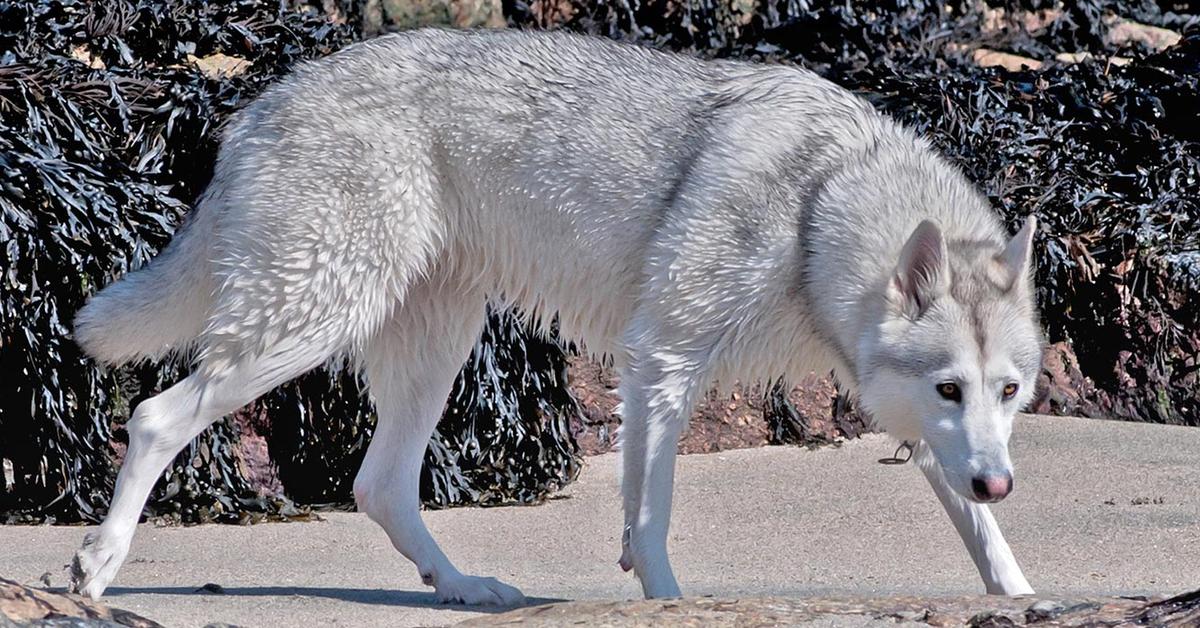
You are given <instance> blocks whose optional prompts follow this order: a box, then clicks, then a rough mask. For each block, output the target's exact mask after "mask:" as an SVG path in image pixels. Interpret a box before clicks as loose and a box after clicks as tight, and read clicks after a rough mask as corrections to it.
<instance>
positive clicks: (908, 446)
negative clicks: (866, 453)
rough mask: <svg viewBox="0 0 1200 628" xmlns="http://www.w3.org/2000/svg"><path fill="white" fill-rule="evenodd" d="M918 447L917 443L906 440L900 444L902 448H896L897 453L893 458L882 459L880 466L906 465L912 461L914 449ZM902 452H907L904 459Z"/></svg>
mask: <svg viewBox="0 0 1200 628" xmlns="http://www.w3.org/2000/svg"><path fill="white" fill-rule="evenodd" d="M916 446H917V444H916V443H914V442H911V441H907V440H906V441H904V442H902V443H900V446H899V447H897V448H896V452H895V453H893V454H892V455H891V457H888V458H880V459H879V464H904V463H906V462H908V461H909V460H912V455H913V447H916ZM901 451H903V452H905V455H904V457H903V458H901V457H900V452H901Z"/></svg>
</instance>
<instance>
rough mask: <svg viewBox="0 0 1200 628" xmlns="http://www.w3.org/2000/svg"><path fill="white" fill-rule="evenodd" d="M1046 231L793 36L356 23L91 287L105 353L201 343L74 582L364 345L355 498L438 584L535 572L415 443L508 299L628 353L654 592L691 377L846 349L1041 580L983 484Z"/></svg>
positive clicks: (239, 130)
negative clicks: (491, 563)
mask: <svg viewBox="0 0 1200 628" xmlns="http://www.w3.org/2000/svg"><path fill="white" fill-rule="evenodd" d="M1033 230H1034V224H1033V221H1032V220H1031V221H1028V222H1027V223H1026V224H1025V227H1024V228H1023V229H1022V230H1021V232H1020V233H1019V234H1017V235H1016V237H1014V238H1013V239H1011V240H1009V239H1007V237H1006V236H1005V234H1004V231H1003V229H1002V227H1001V224H1000V222H999V220H998V219H997V217H996V216H995V214H994V213H993V212H992V211H991V210H990V209H989V207H988V205H987V203H986V201H985V199H984V198H982V197H981V195H979V194H978V193H977V192H975V191H974V190H973V189H972V186H971V185H970V184H969V183H968V182H967V181H966V180H965V178H964V177H963V176H962V175H961V174H960V173H959V172H957V171H956V170H955V169H954V168H952V167H950V166H949V165H947V164H946V163H945V162H944V161H943V160H942V159H941V158H939V157H938V156H937V155H935V154H934V152H933V151H932V150H931V149H930V148H929V147H928V146H927V145H926V144H925V143H924V142H922V141H921V140H919V139H918V138H916V137H915V136H914V135H913V134H912V133H911V132H909V131H907V130H905V129H903V128H901V127H900V126H898V125H897V124H895V123H893V122H891V121H889V120H887V119H885V118H883V117H881V116H880V115H879V114H877V113H876V112H875V111H874V110H873V109H872V108H871V107H870V106H868V105H867V104H866V103H864V102H863V101H861V100H860V99H858V98H856V97H854V96H853V95H851V94H849V93H848V92H846V91H845V90H843V89H841V88H839V87H837V86H836V85H833V84H832V83H829V82H827V81H824V80H822V79H820V78H818V77H817V76H815V75H814V74H812V73H810V72H807V71H804V70H800V69H796V68H793V67H782V66H769V67H768V66H759V65H751V64H746V63H737V62H729V61H719V62H705V61H700V60H697V59H693V58H689V57H684V56H676V55H671V54H666V53H662V52H656V51H653V50H649V49H645V48H639V47H634V46H629V45H622V44H617V43H614V42H610V41H607V40H601V39H590V38H584V37H578V36H572V35H566V34H534V33H522V32H509V31H500V32H471V33H467V32H450V31H418V32H411V33H406V34H401V35H395V36H388V37H381V38H379V39H376V40H373V41H370V42H366V43H363V44H359V45H356V46H352V47H350V48H348V49H346V50H344V51H343V52H340V53H338V54H335V55H333V56H331V57H328V58H326V59H323V60H321V61H317V62H313V63H310V64H307V65H304V66H303V67H301V68H299V69H297V70H296V71H295V72H294V73H293V74H292V75H291V76H289V77H287V78H285V79H283V80H282V81H280V82H279V83H278V84H276V85H275V86H273V87H272V88H270V89H268V90H267V91H266V93H264V94H263V95H262V97H261V98H259V99H258V100H257V101H256V102H254V103H253V104H251V105H250V106H248V107H247V108H246V109H245V110H244V111H242V112H241V113H240V114H239V115H238V116H237V118H236V120H235V121H234V122H233V123H232V124H231V125H230V126H229V127H228V129H227V130H226V132H225V136H224V143H223V145H222V148H221V152H220V156H219V158H218V161H217V164H216V170H215V173H214V175H213V180H212V183H211V185H210V186H209V188H208V190H207V192H206V193H205V194H204V195H203V197H202V199H201V200H200V202H199V204H198V207H197V208H196V210H195V212H194V213H193V214H192V216H191V217H190V220H189V222H188V224H186V225H185V226H184V227H183V229H182V231H181V232H180V233H179V234H178V235H177V237H176V238H175V239H174V241H173V242H171V244H170V246H169V247H168V248H167V249H166V251H165V252H164V253H163V254H162V255H161V256H160V257H159V258H157V259H156V260H154V262H153V263H151V264H150V265H149V266H148V267H146V268H144V269H142V270H140V271H138V272H135V273H132V274H130V275H129V276H127V277H125V278H124V279H122V280H121V281H119V282H117V283H115V284H114V285H112V286H110V287H108V288H106V289H105V290H104V291H102V292H101V293H100V294H98V295H97V296H95V297H94V298H93V299H92V300H91V301H90V302H89V303H88V305H87V306H86V307H85V308H84V309H83V310H82V311H81V312H80V313H79V315H78V318H77V321H76V323H77V326H76V333H77V337H78V340H79V342H80V343H81V344H82V346H83V347H84V348H85V349H86V350H87V351H88V353H89V354H91V355H92V356H95V357H96V358H98V359H101V360H104V361H106V362H110V363H120V362H125V361H128V360H134V359H138V358H143V357H148V356H157V355H161V354H163V353H164V352H168V351H178V350H184V349H193V350H195V351H196V355H197V356H198V357H197V368H196V370H195V372H194V374H192V375H191V376H189V377H188V378H186V379H184V380H183V381H181V382H180V383H178V384H176V385H175V386H173V387H171V388H170V389H168V390H166V391H164V392H163V393H161V394H159V395H157V396H155V397H153V398H151V399H148V400H146V401H144V402H142V403H141V404H140V405H139V406H138V407H137V409H136V410H135V412H134V413H133V416H132V418H131V419H130V421H129V425H128V430H129V438H130V441H129V449H128V453H127V455H126V458H125V462H124V467H123V468H122V469H121V472H120V475H119V477H118V480H117V488H116V495H115V496H114V499H113V503H112V508H111V510H110V512H109V514H108V517H107V519H106V520H105V521H104V523H103V525H101V526H100V528H99V531H98V532H97V533H96V534H94V535H89V536H88V538H87V540H86V541H85V543H84V547H83V549H81V550H80V551H79V553H78V554H77V556H76V562H75V577H76V580H75V584H76V588H77V589H78V590H79V591H81V592H83V593H86V594H88V595H91V596H93V597H97V596H99V595H100V594H101V593H102V592H103V591H104V589H105V587H106V586H108V584H109V582H110V581H112V579H113V577H114V575H115V574H116V572H117V569H118V568H119V567H120V565H121V562H122V561H123V560H124V558H125V555H126V553H127V551H128V549H129V544H130V540H131V538H132V536H133V532H134V529H135V526H136V523H137V520H138V516H139V513H140V512H141V510H142V507H143V504H144V502H145V500H146V497H147V495H148V493H149V492H150V490H151V488H152V486H153V485H154V483H155V480H156V479H157V478H158V477H159V475H160V474H161V473H162V470H163V468H164V467H165V466H166V465H167V464H168V463H169V461H170V460H171V459H172V458H173V457H174V456H175V455H176V453H177V452H178V451H179V450H180V449H181V448H182V447H183V446H184V445H185V444H186V443H187V442H188V441H189V440H191V439H192V438H194V437H195V436H196V435H197V434H199V433H200V432H201V431H202V430H203V429H204V428H205V427H207V426H208V425H209V424H210V423H212V422H213V421H214V420H215V419H217V418H219V417H221V416H222V415H225V414H228V413H230V412H233V411H234V410H237V409H238V408H240V407H242V406H243V405H245V404H247V403H249V402H250V401H252V400H253V399H255V398H256V397H258V396H259V395H262V394H263V393H265V392H267V391H269V390H270V389H272V388H273V387H275V386H277V385H279V384H280V383H282V382H284V381H286V380H289V379H291V378H293V377H296V376H298V375H300V374H301V373H304V372H305V371H307V370H309V369H312V368H313V367H315V366H318V365H320V364H322V363H324V362H326V361H327V360H329V359H330V358H331V357H333V356H339V355H345V356H349V357H351V358H352V359H354V360H355V361H356V363H357V364H359V365H360V366H361V367H362V368H363V369H364V370H365V374H366V378H367V381H368V383H369V385H370V390H371V393H372V395H373V397H374V400H375V404H376V407H377V408H378V411H379V425H378V428H377V431H376V432H375V437H374V440H373V442H372V443H371V446H370V449H369V450H368V452H367V455H366V459H365V460H364V461H363V466H362V470H361V471H360V472H359V474H358V477H357V479H356V480H355V482H354V492H355V496H356V498H357V501H358V505H359V507H360V509H361V510H363V511H365V512H366V513H367V514H368V515H369V516H370V517H371V518H372V519H373V520H375V521H377V522H378V523H379V524H380V525H381V526H383V528H384V529H385V530H386V531H387V533H388V535H389V536H390V538H391V540H392V543H393V544H394V545H395V546H396V549H398V550H400V552H401V553H403V554H404V555H405V556H407V557H408V558H409V559H410V560H412V561H413V563H415V564H416V566H417V569H418V570H419V573H420V575H421V578H422V580H423V581H424V582H425V583H426V584H428V585H431V586H433V587H434V588H435V589H436V591H437V596H438V598H439V599H442V600H454V601H460V602H465V603H468V604H476V603H497V604H507V603H512V602H515V601H518V600H519V599H520V598H521V594H520V592H518V591H517V590H516V589H514V588H513V587H510V586H508V585H506V584H502V583H500V582H498V581H496V580H494V579H491V578H480V577H472V576H467V575H464V574H462V573H460V572H459V571H458V570H457V569H455V567H454V566H453V565H452V564H451V563H450V561H449V560H448V559H447V558H446V556H445V555H444V554H443V553H442V551H441V550H440V549H439V548H438V546H437V544H436V543H434V541H433V539H432V538H431V537H430V535H429V533H428V531H427V530H426V528H425V526H424V525H423V524H422V521H421V517H420V513H419V507H420V504H419V500H418V472H419V468H420V465H421V460H422V454H423V452H424V451H425V447H426V443H427V442H428V440H429V436H430V434H431V432H432V431H433V428H434V425H435V424H436V422H437V420H438V418H439V415H440V413H441V410H442V407H443V404H444V402H445V399H446V396H447V394H448V392H449V390H450V387H451V384H452V382H453V380H454V377H455V375H456V373H457V372H458V371H459V368H460V366H461V364H462V362H463V360H464V359H465V357H466V356H467V354H468V352H469V351H470V349H471V347H472V345H473V343H474V342H475V340H476V338H477V337H478V334H479V332H480V329H481V325H482V320H483V316H484V309H485V304H486V303H487V302H488V300H489V299H492V300H496V301H504V302H507V303H514V304H518V305H520V306H522V307H524V308H525V309H526V311H537V312H542V313H544V314H552V313H556V314H557V315H558V316H559V317H560V322H561V330H562V333H563V335H564V336H566V337H569V338H580V339H584V340H585V341H586V343H587V346H588V347H590V348H591V349H593V350H595V351H597V352H601V353H604V354H606V355H609V356H611V357H612V358H613V360H614V362H615V363H616V365H617V368H618V369H619V371H620V375H621V384H620V394H621V397H622V400H623V402H622V409H621V413H622V415H623V417H624V426H623V428H622V431H621V440H622V449H623V452H624V454H623V455H624V462H623V464H624V474H623V478H624V479H623V483H624V507H625V521H626V528H625V534H623V535H622V537H623V539H624V551H623V552H622V557H621V564H622V565H623V566H625V567H626V568H631V569H633V570H634V571H635V572H636V574H637V576H638V577H639V578H640V579H641V583H642V587H643V589H644V591H645V594H646V595H647V596H651V597H666V596H678V595H679V594H680V592H679V588H678V586H677V584H676V582H675V577H674V575H673V574H672V571H671V567H670V564H669V563H668V560H667V528H668V522H669V519H670V512H671V490H672V481H673V475H674V466H675V454H676V443H677V439H678V437H679V434H680V432H681V431H682V430H683V428H684V426H685V423H686V421H687V417H688V416H689V414H690V411H691V408H692V404H693V401H694V400H695V399H696V396H697V394H699V393H701V391H703V390H705V388H706V387H707V386H708V385H710V384H711V383H712V382H713V381H717V380H719V381H723V382H729V381H734V380H735V379H739V378H740V379H743V380H745V379H753V378H762V379H768V378H774V377H777V376H790V377H792V378H793V381H795V380H798V379H799V378H800V377H802V376H803V375H805V374H807V373H809V372H811V371H819V372H826V371H828V370H830V369H835V370H836V372H837V374H838V376H839V378H840V379H841V381H842V382H843V383H845V384H846V385H848V386H850V387H851V388H852V389H853V390H855V391H856V392H857V394H858V395H859V398H860V399H861V402H862V405H863V406H864V407H865V408H866V409H867V410H868V411H869V412H870V413H871V415H873V416H874V418H875V419H876V420H877V421H878V423H879V424H880V426H882V427H883V428H884V429H886V430H887V431H888V432H889V433H891V434H892V435H893V436H895V437H896V438H898V439H900V440H904V441H911V442H913V443H918V445H917V461H918V463H919V464H920V466H921V468H922V469H923V470H924V471H925V473H926V475H927V476H928V478H929V480H930V482H931V483H932V485H933V487H934V490H935V491H936V492H937V494H938V497H939V498H940V499H941V501H942V503H943V504H944V505H945V507H946V509H947V511H948V512H949V513H950V516H951V518H952V519H953V520H954V523H955V525H956V527H957V528H958V531H959V533H960V534H961V535H962V537H963V539H964V541H965V543H966V545H967V548H968V549H969V550H970V552H971V556H972V558H974V560H975V563H976V564H977V565H978V567H979V571H980V573H981V575H982V576H983V580H984V582H985V583H986V586H987V590H988V591H989V592H993V593H1006V594H1020V593H1030V592H1031V589H1030V587H1029V584H1028V583H1027V582H1026V581H1025V578H1024V576H1023V575H1022V574H1021V571H1020V569H1019V568H1018V567H1017V564H1016V562H1015V560H1014V559H1013V557H1012V553H1011V552H1010V551H1009V549H1008V546H1007V544H1006V543H1005V542H1004V539H1003V538H1002V537H1001V535H1000V531H999V530H998V529H997V527H996V523H995V521H994V520H993V518H992V517H991V515H990V514H989V512H988V510H987V507H986V506H985V505H984V503H985V502H992V501H998V500H1000V499H1002V498H1003V497H1004V496H1005V495H1007V494H1008V493H1009V491H1010V490H1011V489H1012V465H1011V462H1010V460H1009V456H1008V448H1007V443H1008V438H1009V433H1010V431H1011V427H1012V417H1013V414H1014V413H1015V412H1017V410H1018V409H1019V408H1020V407H1021V406H1022V404H1024V403H1026V401H1027V400H1028V399H1029V398H1030V396H1031V394H1032V392H1033V384H1034V378H1035V375H1036V374H1037V371H1038V368H1039V364H1040V355H1041V344H1042V340H1041V335H1040V332H1039V326H1038V324H1037V321H1036V313H1035V309H1034V305H1033V303H1032V299H1031V297H1032V291H1031V286H1030V280H1029V257H1030V255H1029V254H1030V247H1031V240H1032V236H1033ZM544 318H547V319H548V318H549V316H546V317H544Z"/></svg>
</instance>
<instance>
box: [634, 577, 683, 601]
mask: <svg viewBox="0 0 1200 628" xmlns="http://www.w3.org/2000/svg"><path fill="white" fill-rule="evenodd" d="M641 581H642V593H643V594H644V595H645V596H646V599H647V600H652V599H662V598H676V597H683V593H682V592H680V590H679V585H678V584H677V583H676V582H675V578H674V576H671V575H670V574H667V575H666V576H665V577H662V576H660V577H658V578H649V577H647V578H641Z"/></svg>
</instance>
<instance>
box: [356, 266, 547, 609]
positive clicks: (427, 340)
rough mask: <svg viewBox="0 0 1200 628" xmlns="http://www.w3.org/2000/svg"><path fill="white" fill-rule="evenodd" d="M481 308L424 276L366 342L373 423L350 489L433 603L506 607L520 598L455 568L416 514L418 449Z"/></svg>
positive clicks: (473, 296)
mask: <svg viewBox="0 0 1200 628" xmlns="http://www.w3.org/2000/svg"><path fill="white" fill-rule="evenodd" d="M484 310H485V298H484V296H483V295H482V294H481V293H479V292H475V291H462V290H458V289H457V288H451V287H448V286H447V285H446V284H445V283H443V282H440V281H429V282H426V283H425V284H423V285H419V286H416V287H414V289H413V292H412V293H411V294H410V296H409V298H408V299H407V300H406V301H405V304H404V306H403V307H402V308H401V309H400V310H399V311H398V312H396V314H395V315H394V316H393V317H392V319H391V320H389V321H388V322H387V323H386V324H385V326H384V328H383V329H382V330H381V332H380V333H379V334H378V336H377V337H376V338H375V339H374V340H373V341H372V343H371V345H370V346H369V347H368V349H367V363H366V374H367V383H368V385H369V387H370V391H371V396H372V397H373V398H374V400H375V408H376V411H377V413H378V415H379V423H378V425H377V426H376V428H375V434H374V436H373V437H372V440H371V445H370V447H369V448H368V449H367V455H366V457H365V458H364V459H363V463H362V468H361V469H360V470H359V472H358V476H357V477H356V478H355V480H354V495H355V498H356V500H357V502H358V507H359V510H362V511H363V512H366V513H367V515H368V516H369V517H370V518H371V519H372V520H374V521H375V522H376V523H378V524H379V525H380V526H382V527H383V529H384V530H385V531H386V532H387V534H388V537H389V538H390V539H391V541H392V545H394V546H395V547H396V549H397V550H399V551H400V553H401V554H403V555H404V556H405V557H407V558H408V559H409V560H411V561H412V562H413V563H414V564H415V565H416V567H417V571H418V573H419V574H420V576H421V580H422V581H423V582H424V583H425V584H427V585H430V586H432V587H434V589H435V591H436V595H437V598H438V600H439V601H442V602H461V603H464V604H498V605H508V604H515V603H518V602H521V601H522V600H523V597H522V595H521V592H520V591H518V590H517V589H515V588H513V587H511V586H508V585H506V584H504V583H502V582H499V581H498V580H496V579H494V578H482V577H475V576H466V575H463V574H462V573H461V572H459V571H458V569H456V568H455V567H454V565H453V564H451V562H450V560H449V559H448V558H446V555H445V554H444V553H443V552H442V550H441V549H440V548H439V547H438V545H437V543H436V542H435V541H434V540H433V537H432V536H430V534H429V531H428V530H427V529H426V527H425V524H424V522H423V521H422V520H421V513H420V507H421V501H420V472H421V462H422V460H423V458H424V455H425V449H426V447H428V444H429V437H430V435H431V434H432V433H433V429H434V427H435V426H436V425H437V422H438V419H439V418H441V416H442V411H443V409H444V408H445V404H446V398H447V397H448V396H449V394H450V390H451V388H452V386H453V385H454V378H455V376H456V375H457V374H458V372H459V370H460V369H461V368H462V364H463V362H464V361H465V360H466V358H467V355H468V353H469V352H470V350H471V347H472V345H473V344H474V343H475V341H476V339H478V337H479V333H480V331H481V329H482V326H483V317H484Z"/></svg>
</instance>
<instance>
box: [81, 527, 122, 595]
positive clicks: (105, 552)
mask: <svg viewBox="0 0 1200 628" xmlns="http://www.w3.org/2000/svg"><path fill="white" fill-rule="evenodd" d="M128 551H129V548H128V546H119V544H118V546H114V545H112V544H107V543H102V542H99V541H98V540H97V537H96V535H95V534H91V533H89V534H88V535H87V536H85V537H84V538H83V547H81V548H80V549H79V551H78V552H75V558H74V559H73V560H72V561H71V591H73V592H75V593H78V594H80V595H84V596H87V597H90V598H92V599H93V600H99V599H100V596H101V595H103V594H104V589H106V588H108V584H109V583H110V582H112V580H113V578H114V577H116V575H117V570H118V569H120V568H121V563H122V562H123V561H124V560H125V554H126V552H128Z"/></svg>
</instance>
